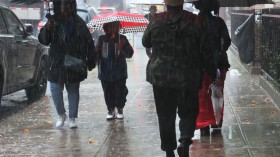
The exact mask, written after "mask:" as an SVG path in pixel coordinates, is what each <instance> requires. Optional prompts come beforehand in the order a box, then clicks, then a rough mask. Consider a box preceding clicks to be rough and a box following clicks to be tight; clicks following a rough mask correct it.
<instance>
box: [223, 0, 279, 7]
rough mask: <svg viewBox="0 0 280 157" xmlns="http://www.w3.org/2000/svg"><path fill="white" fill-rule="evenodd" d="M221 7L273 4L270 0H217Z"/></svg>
mask: <svg viewBox="0 0 280 157" xmlns="http://www.w3.org/2000/svg"><path fill="white" fill-rule="evenodd" d="M219 2H220V6H221V7H250V6H253V5H256V4H274V2H273V1H272V0H219Z"/></svg>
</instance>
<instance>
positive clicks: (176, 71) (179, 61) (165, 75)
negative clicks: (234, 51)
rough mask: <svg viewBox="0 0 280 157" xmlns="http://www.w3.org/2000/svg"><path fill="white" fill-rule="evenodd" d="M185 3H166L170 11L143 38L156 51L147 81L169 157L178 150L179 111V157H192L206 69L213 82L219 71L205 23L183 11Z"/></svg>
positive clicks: (171, 0)
mask: <svg viewBox="0 0 280 157" xmlns="http://www.w3.org/2000/svg"><path fill="white" fill-rule="evenodd" d="M183 3H184V1H183V0H165V4H166V5H167V11H166V12H163V13H160V14H156V15H155V17H154V20H153V22H151V23H150V24H149V26H148V28H147V30H146V31H145V33H144V35H143V38H142V44H143V45H144V47H146V48H151V47H152V49H153V53H152V56H151V58H150V60H149V62H148V65H147V69H146V79H147V81H148V82H150V83H151V84H152V85H153V92H154V98H155V105H156V110H157V115H158V120H159V128H160V138H161V149H162V150H163V151H166V155H167V156H168V157H173V156H175V154H174V150H175V149H176V148H177V141H176V129H175V121H176V112H177V108H178V115H179V117H180V124H179V129H180V133H181V134H180V138H179V142H180V145H179V146H178V148H177V151H178V154H179V156H180V157H186V156H189V146H190V145H191V144H192V137H193V136H194V131H195V128H196V118H197V115H198V111H199V105H198V91H199V89H200V87H201V81H202V74H203V70H206V71H208V73H209V74H210V76H212V77H213V79H214V77H215V69H216V66H215V65H214V64H213V62H212V55H211V54H210V53H209V51H208V50H209V49H208V47H207V44H206V34H205V33H204V25H203V20H202V18H200V17H199V16H197V15H194V14H192V13H190V12H188V11H184V10H183Z"/></svg>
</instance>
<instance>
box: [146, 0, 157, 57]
mask: <svg viewBox="0 0 280 157" xmlns="http://www.w3.org/2000/svg"><path fill="white" fill-rule="evenodd" d="M149 11H150V13H149V14H146V15H145V16H144V17H145V18H146V19H147V20H148V21H149V23H151V22H152V21H153V20H154V16H155V14H156V13H157V7H156V6H155V5H152V6H150V8H149ZM146 54H147V56H148V57H149V58H151V55H152V49H151V48H146Z"/></svg>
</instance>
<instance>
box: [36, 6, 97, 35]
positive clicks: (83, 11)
mask: <svg viewBox="0 0 280 157" xmlns="http://www.w3.org/2000/svg"><path fill="white" fill-rule="evenodd" d="M47 13H48V9H45V10H44V15H43V17H42V20H41V21H40V22H39V23H38V29H37V33H36V36H38V35H39V32H40V29H41V28H42V27H43V26H44V25H45V24H46V23H47V21H48V19H47V18H46V14H47ZM50 14H53V9H52V8H51V9H50ZM77 14H78V15H79V16H80V17H81V18H82V19H83V20H84V21H85V22H86V23H89V22H90V21H91V19H92V18H93V17H94V16H96V14H97V13H96V11H95V10H94V8H93V7H91V6H89V5H87V4H84V3H83V4H77Z"/></svg>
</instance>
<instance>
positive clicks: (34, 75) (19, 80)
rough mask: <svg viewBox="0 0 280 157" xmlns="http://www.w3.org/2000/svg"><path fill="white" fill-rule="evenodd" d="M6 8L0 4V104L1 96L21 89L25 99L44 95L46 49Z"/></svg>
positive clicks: (34, 98) (30, 30) (29, 26)
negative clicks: (23, 91) (24, 93)
mask: <svg viewBox="0 0 280 157" xmlns="http://www.w3.org/2000/svg"><path fill="white" fill-rule="evenodd" d="M32 33H33V26H32V25H23V24H22V23H21V21H20V20H19V19H18V17H17V16H16V15H15V14H14V13H13V12H12V11H11V10H9V9H8V8H6V7H4V6H2V5H0V105H1V98H2V96H3V95H7V94H10V93H13V92H16V91H19V90H22V89H24V90H25V92H26V96H27V98H28V99H29V100H36V99H39V98H40V97H42V96H44V95H45V92H46V87H47V76H46V73H47V65H46V63H47V62H46V61H47V58H48V49H47V47H45V46H43V45H41V44H40V43H39V42H38V39H37V38H35V37H34V36H33V35H32Z"/></svg>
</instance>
